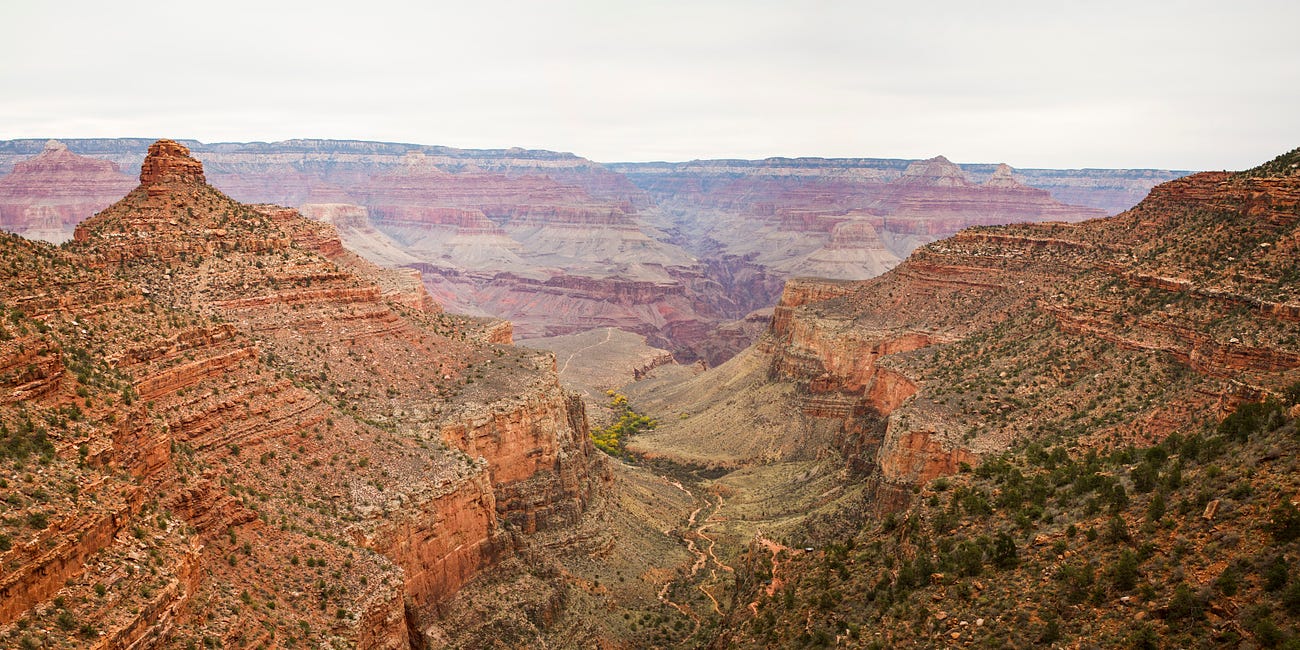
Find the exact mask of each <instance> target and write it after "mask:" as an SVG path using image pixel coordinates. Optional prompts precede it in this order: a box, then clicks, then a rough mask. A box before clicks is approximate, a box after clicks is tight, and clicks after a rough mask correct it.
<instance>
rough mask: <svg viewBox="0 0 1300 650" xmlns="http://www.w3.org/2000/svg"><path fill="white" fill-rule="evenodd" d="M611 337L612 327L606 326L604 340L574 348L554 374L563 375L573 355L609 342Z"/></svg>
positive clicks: (612, 334) (612, 335)
mask: <svg viewBox="0 0 1300 650" xmlns="http://www.w3.org/2000/svg"><path fill="white" fill-rule="evenodd" d="M613 337H614V328H612V327H606V328H605V340H604V341H601V342H600V343H592V344H591V345H588V346H587V347H585V348H578V349H577V350H574V351H573V352H572V353H570V354H569V358H567V359H565V360H564V367H562V368H560V371H559V372H557V373H555V374H557V375H563V374H564V371H565V370H568V369H569V362H570V361H573V358H574V357H576V356H578V355H579V354H582V353H583V352H586V351H587V350H590V349H592V348H595V347H600V346H602V345H604V344H606V343H609V340H610V339H611V338H613Z"/></svg>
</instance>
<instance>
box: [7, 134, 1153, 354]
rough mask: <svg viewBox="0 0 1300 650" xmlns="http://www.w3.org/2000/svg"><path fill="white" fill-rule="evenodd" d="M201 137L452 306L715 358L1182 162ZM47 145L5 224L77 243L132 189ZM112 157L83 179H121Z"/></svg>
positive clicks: (247, 187) (236, 178)
mask: <svg viewBox="0 0 1300 650" xmlns="http://www.w3.org/2000/svg"><path fill="white" fill-rule="evenodd" d="M185 144H186V145H188V147H189V148H190V149H191V150H192V151H193V152H194V154H195V157H196V158H197V159H198V160H201V161H203V162H204V163H205V164H206V165H207V169H206V171H207V174H208V176H209V177H210V179H211V180H212V182H213V184H214V185H215V186H217V187H219V188H221V189H222V190H224V191H225V192H227V193H228V194H230V195H231V196H232V197H234V198H235V199H238V200H241V201H246V202H267V203H275V204H281V205H290V206H295V207H302V208H303V211H304V213H305V214H307V215H308V216H310V217H311V218H314V219H320V220H326V221H328V222H330V223H333V224H335V225H336V226H337V227H338V229H339V233H340V235H341V238H342V240H343V242H344V243H345V244H346V245H347V246H348V247H349V248H350V249H352V250H353V251H355V252H357V253H359V254H360V255H362V256H363V257H365V258H367V259H369V260H371V261H373V262H375V263H377V264H380V265H383V266H386V267H408V268H417V269H419V270H420V271H421V273H422V279H423V281H424V282H425V283H426V286H427V287H428V288H429V290H430V292H431V293H432V294H433V295H434V296H435V297H437V298H438V300H439V301H440V302H441V303H443V304H444V305H446V306H447V307H449V308H450V309H452V310H453V311H457V312H460V313H469V314H475V315H480V316H492V317H497V318H505V319H509V320H511V321H512V322H514V324H515V327H516V328H517V329H518V330H519V332H520V335H521V336H526V337H541V336H554V335H562V334H572V333H576V332H581V331H585V330H588V329H591V328H594V327H609V326H613V327H619V328H622V329H625V330H627V331H631V332H636V333H639V334H643V335H646V336H648V337H649V338H650V339H651V340H652V341H653V342H654V344H655V345H660V346H664V347H668V348H669V349H670V350H672V351H673V352H674V353H675V354H676V355H677V357H678V358H680V359H682V360H683V361H691V360H694V359H697V358H702V359H705V360H706V361H707V362H708V363H710V364H712V365H716V364H717V363H720V362H722V361H725V360H726V359H727V358H729V357H730V355H731V354H734V352H735V351H736V350H738V349H740V348H742V347H743V346H744V345H746V344H748V342H749V341H751V340H752V336H751V335H750V334H749V333H748V332H749V329H750V328H744V327H740V328H736V327H733V328H732V329H731V330H730V334H729V336H726V337H722V338H719V337H715V336H713V334H712V332H713V330H714V329H715V328H716V327H718V326H719V325H721V324H723V323H727V322H733V321H741V320H742V319H744V318H745V317H746V316H747V315H748V314H750V313H751V312H754V311H755V310H759V309H765V308H770V307H771V306H772V304H774V303H775V301H776V299H777V298H778V297H779V295H780V286H781V284H782V282H783V281H784V280H786V279H788V278H791V277H796V276H818V277H833V278H841V279H865V278H869V277H874V276H876V275H879V274H880V273H882V272H884V271H887V270H888V269H889V268H891V267H893V266H894V265H896V264H898V262H899V261H900V260H901V259H902V258H903V257H906V255H907V254H908V253H909V252H910V251H911V250H912V249H913V248H915V247H916V246H918V245H921V244H924V243H926V242H929V241H934V240H936V239H939V238H942V237H945V236H948V235H950V234H952V233H955V232H956V231H958V230H960V229H961V228H964V227H967V226H971V225H978V224H997V223H1008V222H1014V221H1025V220H1027V221H1039V220H1052V219H1059V220H1067V221H1069V220H1077V219H1082V218H1087V217H1091V216H1098V215H1101V214H1103V213H1104V212H1103V211H1102V210H1098V209H1095V208H1089V207H1079V206H1071V205H1067V204H1066V203H1079V204H1082V205H1083V206H1088V205H1092V206H1097V205H1102V204H1104V207H1106V209H1110V207H1109V206H1112V205H1115V204H1116V203H1117V202H1121V203H1122V202H1123V201H1124V200H1125V199H1124V198H1123V197H1129V198H1130V199H1131V200H1132V201H1136V200H1137V198H1138V196H1137V195H1136V194H1134V193H1135V192H1140V191H1144V190H1145V189H1146V188H1148V187H1150V185H1152V184H1154V183H1155V182H1157V181H1158V180H1161V179H1164V178H1167V177H1170V175H1171V174H1172V173H1167V172H1153V171H1142V172H1128V171H1125V170H1081V171H1080V170H1073V171H1070V170H1067V171H1062V172H1060V173H1056V170H1011V169H1010V168H1009V167H1006V166H1002V167H993V166H987V165H984V166H981V165H969V166H965V167H959V166H956V165H952V164H951V163H949V162H948V161H946V160H944V159H942V158H935V159H932V160H929V161H917V162H913V161H901V160H873V159H840V160H823V159H797V160H789V159H769V160H766V161H696V162H692V163H680V164H665V163H653V164H620V165H601V164H598V163H594V162H592V161H589V160H585V159H583V158H580V157H578V156H574V155H573V154H565V153H556V152H547V151H530V150H522V149H503V150H462V149H453V148H449V147H436V146H425V145H406V144H391V143H374V142H356V141H333V140H292V141H286V142H279V143H269V144H267V143H245V144H238V143H225V144H203V143H199V142H193V141H186V142H185ZM43 145H44V143H43V142H37V141H27V140H13V141H7V142H0V174H3V172H4V171H6V170H8V169H11V168H12V169H13V170H14V172H13V173H10V174H7V175H0V198H2V197H3V196H4V191H5V190H4V186H5V184H6V183H9V184H10V185H12V186H13V187H12V190H11V194H12V196H13V197H14V198H13V199H12V200H11V201H10V203H9V205H10V206H11V207H10V208H9V209H8V210H9V212H8V213H7V214H9V216H7V217H4V221H3V223H0V226H3V227H7V228H9V229H10V230H13V231H15V232H20V233H22V234H26V235H28V236H39V237H43V238H46V239H49V240H52V241H61V240H63V239H66V238H67V237H68V236H69V235H70V233H71V228H72V227H73V226H74V225H75V223H76V222H77V221H79V220H80V219H84V218H86V217H88V216H89V215H90V214H92V213H93V212H94V210H96V209H98V208H100V207H102V206H103V205H106V203H107V202H110V201H111V199H112V198H113V197H116V196H120V195H121V193H122V192H123V191H125V189H129V184H128V185H127V186H125V187H121V188H116V189H113V190H112V191H108V192H107V193H104V192H101V190H100V189H97V188H98V187H99V186H97V185H94V183H87V182H85V181H78V183H66V182H61V181H58V178H63V177H57V174H56V173H55V172H53V171H50V170H49V169H47V168H48V167H49V165H44V166H41V165H37V166H36V167H31V166H30V165H29V164H28V163H23V162H22V161H23V160H24V159H26V158H27V157H28V156H30V155H33V154H36V153H39V152H40V151H41V149H40V147H41V146H43ZM148 145H149V142H148V141H144V140H131V139H120V140H69V141H68V146H69V147H71V150H72V151H76V152H77V153H78V155H79V156H81V157H80V158H79V159H80V160H82V161H90V162H94V164H98V165H101V166H106V167H105V170H107V169H109V167H111V164H116V165H119V166H121V167H123V168H129V167H134V166H136V165H139V164H141V163H142V162H143V160H144V155H145V149H146V147H147V146H148ZM41 155H42V156H45V157H46V158H48V157H49V155H48V154H41ZM61 155H63V156H64V157H67V156H73V154H71V153H68V152H67V151H64V152H63V154H61ZM90 162H83V163H81V164H82V165H83V166H85V165H87V164H90ZM38 168H39V169H38ZM986 168H987V169H986ZM42 170H44V171H42ZM105 170H99V171H94V172H93V173H91V172H90V171H86V172H85V173H83V174H82V175H81V176H82V177H84V178H97V179H99V180H98V181H96V182H97V183H99V184H100V185H103V184H105V183H108V182H109V180H110V179H108V176H110V174H109V172H108V171H105ZM34 172H39V173H35V176H33V173H34ZM1038 172H1045V173H1044V174H1039V173H1038ZM1046 172H1052V173H1051V174H1047V173H1046ZM42 174H44V176H42ZM1053 174H1055V175H1053ZM64 176H66V174H64ZM56 177H57V178H56ZM33 178H45V180H44V181H39V180H33ZM1040 178H1041V179H1047V180H1046V181H1045V182H1048V183H1049V184H1051V187H1048V190H1052V191H1056V190H1055V189H1053V188H1058V189H1059V188H1072V189H1071V191H1073V192H1074V195H1072V196H1073V197H1074V198H1072V199H1071V200H1070V201H1068V202H1066V203H1062V202H1060V200H1059V199H1060V197H1056V198H1053V196H1051V195H1049V194H1048V190H1045V189H1042V188H1035V187H1031V186H1030V185H1032V184H1034V183H1035V182H1037V180H1036V179H1040ZM24 179H26V180H24ZM121 180H122V178H121V177H118V181H119V182H120V181H121ZM41 183H44V184H45V185H46V186H52V185H57V186H59V187H61V188H63V189H62V190H60V191H61V192H64V193H65V194H68V195H69V197H71V196H72V195H76V196H83V195H84V196H85V197H89V198H85V199H84V200H83V199H77V201H80V203H77V201H72V199H71V198H64V199H60V200H61V201H63V203H61V204H59V205H62V206H63V207H57V206H55V204H54V203H51V201H50V200H49V197H45V198H40V197H41V192H40V191H38V190H39V187H40V186H41ZM96 192H100V194H103V196H102V197H101V196H100V194H96ZM1089 192H1096V193H1097V196H1095V197H1094V196H1093V195H1092V194H1089ZM92 195H93V196H92ZM24 197H26V198H24ZM38 199H39V200H38ZM92 199H93V200H92ZM1075 199H1077V201H1076V200H1075ZM1094 199H1095V200H1094ZM37 204H39V205H37ZM1130 204H1131V203H1130ZM0 205H3V201H0ZM1122 207H1128V204H1126V205H1123V206H1122ZM0 209H4V208H2V207H0ZM56 213H57V215H61V216H53V215H55V214H56ZM42 215H44V216H42ZM5 223H7V224H9V225H8V226H4V224H5ZM630 289H634V290H632V291H629V290H630ZM647 289H650V290H647ZM741 334H744V338H743V340H741V339H737V336H739V335H741Z"/></svg>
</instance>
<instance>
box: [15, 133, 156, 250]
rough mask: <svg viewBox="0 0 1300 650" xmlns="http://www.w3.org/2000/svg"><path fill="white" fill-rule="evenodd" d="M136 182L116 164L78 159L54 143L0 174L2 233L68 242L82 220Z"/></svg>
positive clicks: (79, 157) (86, 158) (66, 149)
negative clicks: (9, 170) (5, 172)
mask: <svg viewBox="0 0 1300 650" xmlns="http://www.w3.org/2000/svg"><path fill="white" fill-rule="evenodd" d="M134 185H135V183H134V181H132V180H131V178H130V177H129V176H127V175H126V174H123V173H121V171H120V170H119V169H118V167H117V165H115V164H113V163H111V162H108V161H104V160H99V159H96V158H88V157H86V156H78V155H77V154H74V153H72V152H70V151H68V147H67V146H66V145H64V144H63V143H61V142H57V141H55V140H50V141H49V142H47V143H46V145H45V150H44V151H42V152H41V153H40V154H39V155H37V156H35V157H34V158H31V159H28V160H24V161H20V162H17V163H15V164H14V166H13V171H12V172H11V173H9V174H7V175H5V176H0V230H6V231H8V232H12V233H17V234H19V235H22V236H24V237H27V238H28V239H38V240H43V241H48V242H54V243H58V242H62V241H67V240H68V239H69V238H70V237H71V236H72V229H73V228H74V227H75V226H76V225H77V224H78V223H80V222H81V221H82V220H83V219H85V218H87V217H89V216H90V215H92V214H94V213H95V212H97V211H99V210H100V209H102V208H105V207H107V206H108V205H110V204H112V203H113V202H114V201H116V200H118V199H119V198H121V196H122V195H123V194H125V193H126V192H127V191H128V190H130V189H131V188H132V187H134Z"/></svg>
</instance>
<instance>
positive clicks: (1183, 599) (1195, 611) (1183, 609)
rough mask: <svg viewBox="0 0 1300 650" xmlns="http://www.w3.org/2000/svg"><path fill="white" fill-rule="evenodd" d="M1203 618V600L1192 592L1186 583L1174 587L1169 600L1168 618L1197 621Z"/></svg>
mask: <svg viewBox="0 0 1300 650" xmlns="http://www.w3.org/2000/svg"><path fill="white" fill-rule="evenodd" d="M1202 618H1205V602H1204V601H1202V600H1201V598H1200V597H1199V596H1197V595H1196V594H1195V593H1193V592H1192V588H1191V587H1189V586H1187V583H1180V584H1179V585H1178V586H1177V587H1174V595H1173V598H1171V599H1170V600H1169V620H1171V621H1197V620H1200V619H1202Z"/></svg>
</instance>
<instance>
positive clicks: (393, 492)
mask: <svg viewBox="0 0 1300 650" xmlns="http://www.w3.org/2000/svg"><path fill="white" fill-rule="evenodd" d="M140 180H141V184H140V186H139V187H138V188H136V189H135V190H133V191H132V192H131V193H130V194H128V195H127V197H126V198H124V199H122V200H121V201H120V202H118V203H117V204H115V205H113V206H111V207H110V208H108V209H106V210H104V211H102V212H101V213H100V214H98V215H97V216H96V217H95V218H93V219H91V220H88V221H86V222H84V223H83V224H81V226H80V227H79V228H78V229H77V232H76V237H75V242H74V243H73V244H71V245H70V246H69V247H66V248H65V249H63V250H55V249H51V248H48V247H42V246H40V245H37V244H32V243H30V242H25V241H23V240H19V239H16V238H12V237H7V238H6V239H5V242H4V246H5V259H6V262H7V263H8V264H9V266H10V268H11V269H13V270H15V271H18V272H16V273H10V274H6V276H5V282H6V283H9V285H8V286H6V287H5V291H4V292H3V293H0V295H3V296H4V302H5V305H4V306H5V309H6V314H7V315H8V317H9V319H8V320H7V321H6V330H5V332H4V333H5V336H4V337H0V338H4V339H5V340H4V341H3V342H0V346H3V347H2V348H0V349H3V351H4V357H3V358H4V359H5V360H4V362H3V364H2V367H4V368H7V369H8V370H7V371H6V373H5V374H4V375H3V377H4V382H5V390H4V391H3V394H4V395H5V396H6V397H5V402H4V406H3V408H0V421H2V422H3V425H4V427H5V431H4V435H5V437H6V440H7V441H13V442H12V443H11V446H10V447H9V448H10V449H12V450H15V451H13V452H12V453H9V454H7V456H8V460H6V461H4V462H5V467H4V471H5V481H4V483H3V484H0V490H3V491H4V492H5V493H6V499H7V502H8V503H9V504H11V505H15V506H16V507H18V508H20V510H19V513H21V514H23V516H24V517H25V518H23V517H20V518H6V519H5V523H4V525H5V527H6V530H5V532H4V535H5V537H4V544H3V545H4V547H5V548H4V551H5V564H4V567H5V575H4V577H3V585H4V586H3V588H4V589H5V590H6V591H5V593H6V598H5V599H4V602H5V605H6V606H5V608H4V610H3V611H0V625H3V626H4V628H3V630H0V634H3V635H5V638H7V639H10V640H13V641H15V642H20V641H21V642H23V643H28V642H37V641H40V642H43V643H45V644H47V647H48V646H50V645H53V646H61V645H78V644H81V643H85V642H87V640H93V639H99V640H100V641H101V642H103V643H106V644H107V645H108V646H110V647H123V646H128V645H131V644H133V643H138V644H140V645H141V646H149V645H155V644H159V643H166V644H176V645H185V644H187V643H204V644H213V643H215V644H217V645H222V646H224V645H238V644H252V645H257V644H259V643H268V644H274V643H280V642H283V643H288V644H295V643H306V644H308V645H319V644H329V643H342V644H345V645H355V646H358V647H391V648H399V647H407V646H408V645H409V644H412V643H414V644H419V643H420V642H421V641H420V639H421V638H422V637H423V635H424V634H425V630H427V629H428V628H429V627H430V626H431V625H433V623H434V621H435V617H434V614H435V611H436V608H437V606H438V605H439V603H441V602H444V601H446V599H447V598H449V597H450V596H451V595H452V594H454V593H455V591H456V590H457V589H458V588H459V587H460V586H461V585H462V584H463V583H464V582H465V581H466V580H468V579H469V578H470V577H472V576H473V575H474V574H475V573H476V572H477V571H478V570H480V569H481V568H482V567H486V566H490V565H491V564H493V563H495V562H498V561H501V560H502V559H504V558H508V557H510V556H512V555H513V553H515V552H517V551H518V550H520V549H526V548H527V547H528V545H529V544H530V543H531V542H530V538H531V536H533V535H535V534H536V533H537V532H539V531H548V530H558V529H562V528H564V527H566V526H571V525H573V524H575V523H577V521H578V520H579V517H580V515H581V514H582V513H583V511H584V509H585V508H586V504H587V503H588V501H589V499H590V498H591V494H592V489H593V485H594V484H595V483H596V482H599V481H600V480H601V477H602V476H603V470H602V469H601V467H602V466H601V465H600V464H599V461H598V460H597V459H595V458H594V457H593V456H592V452H591V449H592V448H591V444H590V441H589V440H588V436H587V430H586V420H585V415H584V413H583V410H582V406H581V403H580V402H579V401H578V400H577V398H576V397H574V396H572V395H569V394H566V393H565V392H564V391H563V390H562V389H561V388H560V387H559V384H558V382H557V380H556V377H555V374H554V361H553V359H552V358H550V357H548V356H544V355H538V354H536V353H532V352H527V351H523V350H519V349H515V348H512V347H509V346H502V345H498V344H494V343H489V342H487V341H489V340H499V339H500V338H501V330H500V329H499V328H498V327H496V325H495V324H494V323H491V322H482V321H474V320H468V319H465V318H461V317H454V316H448V315H446V314H443V313H441V310H440V309H439V308H438V307H437V305H436V304H434V303H432V302H431V301H430V300H428V297H427V295H426V294H424V292H423V290H422V288H421V287H420V286H419V284H418V278H413V277H412V276H410V275H407V274H400V273H399V274H396V275H394V274H393V272H388V271H384V270H381V269H379V268H377V267H375V266H373V265H372V264H370V263H368V262H365V261H364V260H362V259H360V258H359V257H356V256H355V255H353V254H351V253H348V252H346V251H345V250H344V249H343V247H342V245H341V243H340V241H339V239H338V235H337V232H336V231H335V230H334V229H333V228H332V227H330V226H327V225H324V224H320V223H315V222H311V221H308V220H306V219H303V218H302V217H300V216H298V214H297V213H296V212H295V211H292V210H288V209H285V208H277V207H274V206H246V205H242V204H239V203H236V202H234V201H233V200H231V199H229V198H227V197H226V196H225V195H223V194H221V193H220V192H218V191H216V190H215V189H213V188H212V187H211V186H209V185H207V184H206V182H205V177H204V170H203V167H202V165H201V164H200V163H199V162H198V161H196V160H194V159H193V158H191V157H190V156H189V155H188V151H186V150H185V148H184V147H183V146H181V145H179V144H177V143H175V142H171V141H166V140H164V141H159V142H157V143H155V144H154V145H153V146H151V148H150V154H149V156H148V158H146V160H145V161H144V164H143V166H142V172H141V177H140ZM33 454H36V460H33V459H32V456H33ZM37 524H40V525H37ZM20 526H21V527H22V528H19V527H20ZM304 564H305V568H304ZM38 576H39V578H38ZM33 623H35V627H33ZM24 638H27V639H28V640H27V641H24V640H23V639H24Z"/></svg>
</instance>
